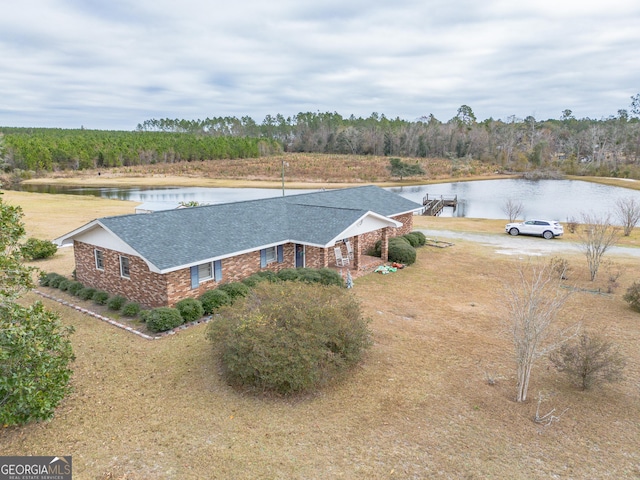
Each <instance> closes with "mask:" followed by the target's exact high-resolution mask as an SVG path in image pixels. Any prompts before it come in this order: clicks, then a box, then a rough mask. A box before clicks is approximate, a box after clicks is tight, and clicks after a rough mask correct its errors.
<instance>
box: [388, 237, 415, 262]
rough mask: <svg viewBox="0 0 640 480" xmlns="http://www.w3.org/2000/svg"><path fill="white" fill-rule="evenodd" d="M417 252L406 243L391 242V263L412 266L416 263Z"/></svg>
mask: <svg viewBox="0 0 640 480" xmlns="http://www.w3.org/2000/svg"><path fill="white" fill-rule="evenodd" d="M416 256H417V252H416V249H415V248H413V247H412V246H411V245H409V244H408V243H406V242H389V261H390V262H397V263H404V264H405V265H411V264H413V263H415V261H416Z"/></svg>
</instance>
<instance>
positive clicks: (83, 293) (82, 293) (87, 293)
mask: <svg viewBox="0 0 640 480" xmlns="http://www.w3.org/2000/svg"><path fill="white" fill-rule="evenodd" d="M94 293H96V289H95V288H91V287H84V288H82V289H80V290H78V297H79V298H81V299H82V300H90V299H91V298H93V294H94Z"/></svg>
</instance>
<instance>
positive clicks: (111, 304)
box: [107, 295, 127, 311]
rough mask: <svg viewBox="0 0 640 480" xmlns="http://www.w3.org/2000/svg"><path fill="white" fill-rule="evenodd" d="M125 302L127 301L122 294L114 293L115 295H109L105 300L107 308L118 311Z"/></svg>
mask: <svg viewBox="0 0 640 480" xmlns="http://www.w3.org/2000/svg"><path fill="white" fill-rule="evenodd" d="M125 303H127V299H126V298H124V297H123V296H122V295H116V296H115V297H111V298H110V299H109V300H108V301H107V308H108V309H109V310H114V311H118V310H120V309H121V308H122V307H123V306H124V304H125Z"/></svg>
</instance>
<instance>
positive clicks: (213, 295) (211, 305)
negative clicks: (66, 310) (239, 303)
mask: <svg viewBox="0 0 640 480" xmlns="http://www.w3.org/2000/svg"><path fill="white" fill-rule="evenodd" d="M198 300H200V303H201V304H202V309H203V310H204V313H205V315H211V314H212V313H213V312H214V311H215V310H217V309H218V308H220V307H222V306H223V305H229V304H230V303H231V297H229V295H227V292H224V291H222V290H220V289H218V288H216V289H215V290H209V291H207V292H204V293H203V294H202V295H200V297H199V298H198Z"/></svg>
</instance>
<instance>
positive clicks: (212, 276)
mask: <svg viewBox="0 0 640 480" xmlns="http://www.w3.org/2000/svg"><path fill="white" fill-rule="evenodd" d="M207 266H208V267H209V273H208V274H207V275H201V273H202V269H203V268H204V267H207ZM205 273H206V271H205ZM209 280H215V273H214V271H213V262H207V263H201V264H200V265H198V283H203V282H208V281H209Z"/></svg>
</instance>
